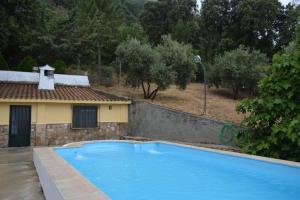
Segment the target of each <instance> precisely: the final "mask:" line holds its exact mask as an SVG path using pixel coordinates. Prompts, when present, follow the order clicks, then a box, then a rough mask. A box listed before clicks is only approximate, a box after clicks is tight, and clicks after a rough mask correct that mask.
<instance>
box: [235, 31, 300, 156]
mask: <svg viewBox="0 0 300 200" xmlns="http://www.w3.org/2000/svg"><path fill="white" fill-rule="evenodd" d="M270 70H271V72H270V74H269V75H268V76H267V77H266V78H264V79H263V80H262V81H261V82H260V83H259V92H260V94H259V96H258V97H257V98H255V99H246V100H243V101H242V102H241V103H240V104H239V106H238V107H237V111H238V112H241V113H247V117H246V118H245V119H244V121H243V123H242V125H243V126H245V127H246V129H245V130H243V131H242V132H241V133H240V134H239V136H238V143H239V145H240V146H241V147H242V149H243V150H244V151H245V152H247V153H251V154H258V155H263V156H270V157H275V158H280V159H288V160H294V161H300V27H298V29H297V39H296V47H295V48H294V50H293V52H286V53H284V54H282V55H275V56H274V58H273V63H272V66H271V68H270Z"/></svg>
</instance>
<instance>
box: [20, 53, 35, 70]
mask: <svg viewBox="0 0 300 200" xmlns="http://www.w3.org/2000/svg"><path fill="white" fill-rule="evenodd" d="M37 66H38V65H37V61H36V60H35V59H34V58H32V57H31V56H26V57H24V58H23V60H21V62H20V63H19V65H18V68H17V69H18V70H19V71H25V72H31V71H32V68H33V67H37Z"/></svg>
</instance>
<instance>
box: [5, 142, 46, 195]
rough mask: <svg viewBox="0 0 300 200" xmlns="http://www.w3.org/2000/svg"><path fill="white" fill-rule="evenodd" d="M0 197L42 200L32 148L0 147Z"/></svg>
mask: <svg viewBox="0 0 300 200" xmlns="http://www.w3.org/2000/svg"><path fill="white" fill-rule="evenodd" d="M0 177H1V178H0V199H1V200H44V199H45V198H44V195H43V192H42V188H41V185H40V182H39V178H38V176H37V173H36V171H35V167H34V165H33V162H32V148H30V147H26V148H0Z"/></svg>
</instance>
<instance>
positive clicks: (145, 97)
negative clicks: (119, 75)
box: [142, 82, 147, 99]
mask: <svg viewBox="0 0 300 200" xmlns="http://www.w3.org/2000/svg"><path fill="white" fill-rule="evenodd" d="M142 88H143V92H144V99H147V92H146V89H145V86H144V82H142Z"/></svg>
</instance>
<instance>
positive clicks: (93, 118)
mask: <svg viewBox="0 0 300 200" xmlns="http://www.w3.org/2000/svg"><path fill="white" fill-rule="evenodd" d="M72 127H73V128H96V127H97V106H73V124H72Z"/></svg>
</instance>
